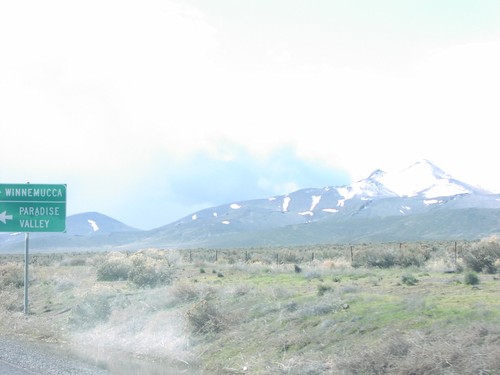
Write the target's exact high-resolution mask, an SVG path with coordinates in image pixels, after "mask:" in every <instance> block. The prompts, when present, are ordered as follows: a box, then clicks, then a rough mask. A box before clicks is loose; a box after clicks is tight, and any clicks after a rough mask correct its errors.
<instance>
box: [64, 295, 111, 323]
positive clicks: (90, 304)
mask: <svg viewBox="0 0 500 375" xmlns="http://www.w3.org/2000/svg"><path fill="white" fill-rule="evenodd" d="M110 315H111V305H110V303H109V300H108V296H106V295H103V294H97V295H88V296H86V297H85V298H84V300H83V301H82V302H81V303H80V304H78V305H77V306H76V307H75V308H73V310H72V312H71V317H70V319H69V323H70V325H71V326H72V327H73V328H76V329H87V328H92V327H95V326H96V325H98V324H100V323H105V322H107V321H108V318H109V316H110Z"/></svg>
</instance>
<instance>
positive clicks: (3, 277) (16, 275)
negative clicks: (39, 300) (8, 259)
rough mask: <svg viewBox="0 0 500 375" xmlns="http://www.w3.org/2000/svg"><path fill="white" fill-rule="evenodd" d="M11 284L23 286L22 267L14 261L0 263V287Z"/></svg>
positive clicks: (18, 286)
mask: <svg viewBox="0 0 500 375" xmlns="http://www.w3.org/2000/svg"><path fill="white" fill-rule="evenodd" d="M9 285H12V286H14V287H16V288H21V287H22V286H24V271H23V268H22V267H21V266H19V265H16V264H14V263H6V264H2V265H0V287H6V286H9Z"/></svg>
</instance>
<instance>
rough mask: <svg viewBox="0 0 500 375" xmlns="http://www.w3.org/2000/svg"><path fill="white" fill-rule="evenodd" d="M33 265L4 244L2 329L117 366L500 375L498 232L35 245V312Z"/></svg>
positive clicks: (0, 261) (223, 371)
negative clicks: (231, 243) (448, 237)
mask: <svg viewBox="0 0 500 375" xmlns="http://www.w3.org/2000/svg"><path fill="white" fill-rule="evenodd" d="M22 273H23V257H22V256H18V255H0V334H5V335H15V336H18V337H21V338H24V339H30V340H41V341H45V342H50V343H53V344H56V345H58V346H60V347H61V348H63V347H68V346H69V347H71V348H72V349H73V351H75V352H79V353H80V354H81V355H84V356H86V357H88V358H93V359H94V360H96V361H98V363H102V364H103V365H104V364H106V366H107V367H108V368H110V369H111V370H112V371H114V373H116V374H118V373H120V370H119V369H118V368H115V369H114V368H113V365H112V364H110V363H111V362H110V358H111V357H113V356H114V355H118V354H117V353H126V354H127V355H133V356H137V357H141V358H147V359H149V360H154V361H155V362H156V363H165V364H166V366H167V364H168V366H169V367H170V368H171V367H172V366H176V367H178V368H179V369H180V370H183V371H190V372H189V373H190V374H301V375H302V374H307V375H314V374H346V375H347V374H416V375H419V374H422V375H423V374H500V356H499V355H498V353H500V239H498V238H495V237H492V238H487V239H483V240H481V241H474V242H458V243H456V242H421V243H391V244H357V245H317V246H308V247H290V248H265V249H263V248H252V249H224V250H211V249H210V250H209V249H196V250H182V251H180V250H168V249H145V250H141V251H138V252H110V253H85V252H82V253H68V254H34V255H32V256H31V258H30V286H29V287H30V289H29V290H30V308H29V310H30V314H29V315H28V316H27V317H26V316H24V314H23V312H22V311H23V283H24V279H23V274H22ZM115 366H116V365H115ZM124 373H125V372H124ZM157 373H158V372H155V374H157Z"/></svg>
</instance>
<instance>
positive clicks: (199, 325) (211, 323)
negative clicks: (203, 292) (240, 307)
mask: <svg viewBox="0 0 500 375" xmlns="http://www.w3.org/2000/svg"><path fill="white" fill-rule="evenodd" d="M185 317H186V321H187V325H188V327H189V329H190V331H191V332H192V333H194V334H207V333H217V332H220V331H222V330H223V329H224V328H225V326H226V319H225V318H224V316H223V314H222V313H221V311H220V309H219V308H218V306H217V305H216V304H215V303H214V302H213V301H210V300H207V299H203V300H201V301H198V302H196V303H193V304H192V305H191V307H190V308H189V309H188V311H187V312H186V315H185Z"/></svg>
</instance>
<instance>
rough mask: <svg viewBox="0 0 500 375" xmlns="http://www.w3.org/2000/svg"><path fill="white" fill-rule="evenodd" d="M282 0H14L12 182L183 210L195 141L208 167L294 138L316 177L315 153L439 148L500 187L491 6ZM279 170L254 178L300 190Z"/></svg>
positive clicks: (81, 199) (264, 156) (0, 94)
mask: <svg viewBox="0 0 500 375" xmlns="http://www.w3.org/2000/svg"><path fill="white" fill-rule="evenodd" d="M188 4H190V5H188ZM276 4H278V3H276ZM276 4H274V5H273V7H271V8H268V5H266V7H263V6H259V5H256V6H255V9H253V13H252V12H250V13H249V12H246V10H248V9H247V8H246V7H247V6H248V4H243V3H241V4H237V3H227V4H226V5H224V8H220V7H221V5H220V4H218V3H217V4H216V3H210V4H208V3H200V2H198V1H196V0H192V1H189V2H183V3H178V2H173V1H160V0H158V1H156V0H147V1H144V2H141V3H134V2H128V1H114V0H108V1H96V0H90V1H87V2H85V3H81V4H79V3H73V2H67V1H56V0H49V1H44V2H43V3H42V2H36V1H25V2H12V1H11V2H2V3H1V4H0V50H1V51H2V59H0V103H1V104H0V105H1V110H0V124H1V139H2V145H1V147H2V148H1V150H2V156H3V157H2V159H1V160H0V166H1V168H0V179H1V180H3V181H8V182H17V181H32V182H57V183H63V182H67V183H68V184H71V185H72V186H71V188H70V190H69V191H71V192H73V193H72V194H75V195H74V199H72V203H71V205H72V206H71V207H72V209H74V210H75V211H77V212H78V211H84V210H96V211H101V210H102V207H105V208H106V209H109V211H111V212H109V213H113V212H118V210H119V212H120V215H125V214H126V212H127V210H128V211H132V210H136V211H135V212H141V215H142V212H145V211H146V207H145V206H147V207H150V208H151V209H153V206H154V204H148V203H147V202H146V200H143V201H142V203H141V205H142V206H141V207H140V208H134V203H133V202H134V198H133V197H134V196H136V195H141V194H144V193H143V192H142V190H141V189H143V188H144V186H141V182H142V181H146V182H147V184H154V183H156V184H158V185H159V186H161V188H163V189H165V190H166V191H167V192H166V193H162V194H160V193H158V195H154V194H153V195H152V198H155V199H167V198H166V197H168V199H170V200H171V202H170V204H171V207H175V208H171V209H170V210H171V211H172V212H174V211H175V212H176V213H177V212H181V211H182V207H181V204H179V203H178V200H177V199H176V198H178V197H177V196H176V195H175V193H173V192H171V191H170V190H168V189H169V188H171V186H170V185H169V184H168V183H167V182H166V180H167V179H168V178H170V177H172V178H173V176H176V177H177V178H180V177H182V176H186V175H185V174H183V173H182V172H183V171H182V170H180V168H183V167H186V166H190V161H191V160H193V158H196V155H205V159H206V160H203V159H200V160H199V163H200V164H202V165H200V166H199V170H203V168H204V166H205V167H206V166H208V165H211V166H212V167H213V166H214V164H210V163H212V162H213V161H214V160H217V161H219V162H221V163H222V162H227V163H231V162H234V163H235V165H236V164H238V163H240V164H239V165H240V167H241V165H246V166H247V168H250V167H249V166H251V168H250V169H251V170H252V171H255V168H254V167H255V166H257V165H259V163H265V162H269V161H270V160H271V159H270V157H271V156H273V157H276V155H279V154H280V151H279V150H282V149H283V148H284V147H292V148H293V150H294V157H293V158H288V159H289V160H292V159H293V160H294V163H296V164H297V165H298V166H300V168H302V169H301V170H300V171H298V170H297V169H296V170H294V171H293V173H296V174H299V175H301V176H302V177H301V181H302V182H303V183H305V182H304V181H317V180H316V179H308V178H306V177H307V176H306V172H305V171H306V170H307V168H311V166H312V165H318V166H320V167H318V169H316V171H315V173H316V176H317V175H318V174H319V172H318V171H320V170H326V168H331V170H332V171H338V170H339V168H340V169H343V170H347V171H348V172H349V174H350V176H351V178H352V179H353V180H359V179H362V178H365V177H367V176H368V175H369V174H370V173H371V172H372V171H373V170H374V169H376V168H382V169H387V170H389V169H393V170H394V169H402V168H404V167H406V166H408V165H410V164H412V163H414V162H415V161H416V160H419V159H422V158H427V159H430V160H432V161H433V162H434V163H436V164H437V165H438V166H440V167H442V168H443V169H445V170H446V171H447V172H450V173H451V174H452V175H454V176H456V177H457V178H462V179H464V180H465V181H467V182H471V183H478V184H481V185H483V186H484V187H486V188H489V189H496V190H499V191H500V177H499V175H498V174H497V173H494V172H492V171H493V170H494V169H493V167H494V161H496V160H497V159H498V158H497V156H496V148H497V145H496V143H497V141H496V137H495V136H494V135H493V132H494V129H495V128H496V125H498V120H499V113H498V110H497V103H498V102H499V101H500V97H499V91H498V89H497V88H498V87H500V73H499V71H498V68H497V67H498V66H499V65H500V52H499V51H500V48H499V47H500V46H499V39H498V35H500V34H498V26H495V25H497V24H498V23H496V22H493V21H495V19H497V18H498V15H495V11H496V10H497V9H496V8H493V11H491V12H490V13H488V14H486V16H487V17H486V16H485V17H486V18H483V22H482V23H478V24H477V25H479V26H477V28H476V29H474V30H472V31H467V30H468V29H467V28H464V27H463V26H464V25H469V23H468V22H472V21H471V20H475V21H474V22H476V21H478V20H479V19H480V17H479V16H477V15H473V16H470V17H472V19H471V20H469V16H466V15H468V14H469V13H468V12H466V11H465V10H464V9H461V10H460V12H459V10H455V11H456V12H458V13H457V14H456V16H457V17H456V19H454V20H453V22H452V21H450V20H442V19H440V18H439V17H441V16H443V15H442V14H441V13H439V14H440V15H439V16H436V15H434V16H432V17H430V18H429V14H430V13H426V9H424V8H425V7H426V6H427V5H426V4H427V3H425V4H423V5H422V4H421V5H418V6H417V5H412V3H410V2H398V4H397V6H396V5H395V4H396V3H394V4H393V5H392V8H390V9H389V10H390V12H387V13H386V12H384V13H381V14H378V13H377V14H378V16H377V17H374V18H372V17H371V15H372V12H371V11H370V9H372V8H373V5H372V3H370V2H366V3H363V6H362V8H361V9H354V8H352V7H351V5H349V4H347V3H338V4H337V3H329V2H324V3H321V9H316V8H314V9H313V7H309V6H305V7H304V8H303V9H302V8H301V9H300V10H301V11H300V12H298V9H299V8H297V6H296V5H297V4H295V3H291V4H290V6H288V3H287V6H286V7H285V8H283V7H279V6H278V5H279V4H281V3H279V4H278V5H276ZM281 5H283V4H281ZM386 5H387V4H386ZM276 6H278V7H277V8H275V7H276ZM387 6H389V5H387ZM415 7H416V8H415ZM332 9H333V10H335V12H333V11H332ZM429 9H430V8H429ZM320 10H321V12H320ZM410 14H411V15H414V18H412V19H411V22H410V23H409V24H405V22H406V21H408V17H409V15H410ZM433 14H434V13H433ZM331 17H333V18H331ZM426 17H427V18H426ZM478 17H479V18H478ZM495 17H496V18H495ZM331 19H334V20H335V21H336V22H330V21H331ZM421 20H427V21H429V22H428V23H427V24H426V25H430V26H426V27H425V28H422V25H421V23H420V21H421ZM298 21H300V22H298ZM365 21H366V22H365ZM445 21H446V22H450V25H448V26H449V28H448V29H446V30H444V31H446V33H444V34H443V32H444V31H443V29H441V28H442V27H443V28H444V25H443V23H446V22H445ZM408 22H409V21H408ZM422 24H423V23H422ZM483 25H484V26H483ZM436 30H437V31H436ZM271 31H272V33H271ZM394 32H397V34H394ZM438 32H440V33H438ZM387 35H397V37H391V38H387ZM6 36H8V37H6ZM437 36H439V38H437ZM242 153H245V155H246V154H248V155H246V156H245V158H247V157H250V156H251V157H253V158H255V161H254V162H252V163H250V162H249V161H248V160H246V159H245V162H244V163H243V162H242V160H241V155H242ZM299 159H300V160H299ZM205 162H206V164H204V163H205ZM270 165H271V166H270V167H269V168H280V169H286V164H285V163H275V164H274V165H273V164H272V163H270ZM478 166H479V167H478ZM190 167H192V166H190ZM195 169H196V168H195ZM184 172H185V171H184ZM271 172H272V171H271V169H268V170H267V171H266V173H262V174H260V175H257V174H252V176H253V177H255V179H256V181H255V184H256V188H257V189H261V190H260V191H267V192H274V193H276V194H283V193H285V192H291V191H293V190H296V189H298V188H301V187H304V186H301V185H300V184H299V183H300V182H301V181H298V180H294V179H291V178H288V177H287V178H285V177H283V176H284V175H287V173H283V174H282V175H280V178H279V179H275V177H276V176H278V175H279V174H276V173H275V174H274V175H273V173H271ZM214 175H215V174H214ZM290 175H292V173H288V175H287V176H290ZM35 180H37V181H35ZM188 180H189V179H188ZM154 181H156V182H154ZM330 183H331V181H324V183H323V184H322V185H327V184H330ZM116 186H119V187H120V188H119V189H116ZM201 195H203V194H201V193H200V196H201ZM101 196H102V198H100V197H101ZM238 198H239V197H231V198H230V199H228V200H227V201H228V202H230V201H231V199H234V200H238ZM174 201H175V202H174ZM124 202H126V204H124ZM203 203H207V202H202V201H199V200H197V201H196V200H193V201H192V202H190V203H189V205H188V206H185V208H184V211H182V212H185V214H189V213H190V212H188V211H189V210H193V211H194V209H196V208H199V207H202V206H203ZM90 206H92V207H90ZM85 207H88V209H85ZM133 215H134V214H130V217H132V216H133ZM172 215H174V214H173V213H172ZM137 216H138V215H137V214H136V217H137ZM124 220H125V221H126V219H125V218H124ZM158 220H161V219H158ZM131 224H132V223H131Z"/></svg>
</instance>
